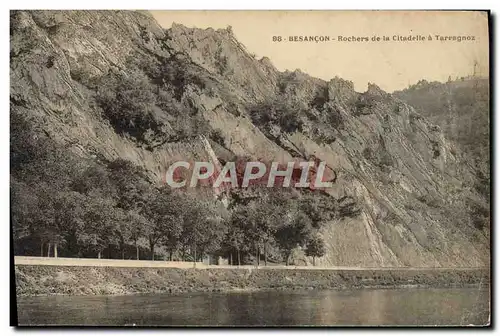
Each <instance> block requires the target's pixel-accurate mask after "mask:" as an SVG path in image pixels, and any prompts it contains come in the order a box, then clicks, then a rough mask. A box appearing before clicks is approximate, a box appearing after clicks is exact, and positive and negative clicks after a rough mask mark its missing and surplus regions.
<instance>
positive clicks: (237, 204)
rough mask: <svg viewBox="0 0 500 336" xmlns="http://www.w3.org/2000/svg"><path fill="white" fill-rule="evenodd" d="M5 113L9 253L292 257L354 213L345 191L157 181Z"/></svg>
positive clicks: (247, 259)
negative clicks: (209, 188) (207, 190)
mask: <svg viewBox="0 0 500 336" xmlns="http://www.w3.org/2000/svg"><path fill="white" fill-rule="evenodd" d="M34 127H35V126H33V125H32V124H30V123H29V122H27V121H26V120H25V118H24V117H23V116H21V115H18V114H15V113H13V114H12V116H11V209H12V212H11V214H12V225H13V233H14V242H15V254H16V255H39V256H48V257H52V256H54V257H93V258H101V257H106V258H118V259H141V258H142V259H145V258H148V259H153V260H154V259H155V257H156V258H162V259H166V260H178V261H193V260H197V261H198V260H202V258H203V257H204V256H206V255H212V256H223V257H225V258H227V259H228V260H229V263H230V264H233V265H239V264H242V265H243V264H254V263H255V264H259V263H260V261H261V260H263V262H264V264H267V262H268V261H272V262H273V263H286V264H289V263H290V261H291V255H292V252H293V251H294V250H295V249H298V248H301V249H302V250H303V251H305V254H306V255H307V256H311V257H312V261H313V263H314V262H315V258H316V257H321V256H322V255H323V254H324V253H325V247H324V243H323V240H322V237H321V235H320V234H319V231H320V229H321V227H322V225H325V224H326V223H327V222H331V221H333V220H336V219H338V218H342V217H346V216H356V215H358V214H359V209H358V208H357V207H356V203H355V201H354V200H353V199H351V198H349V197H344V198H342V199H335V198H333V197H330V196H329V195H327V194H325V193H323V192H321V191H312V190H302V191H299V190H296V189H291V188H287V189H285V188H277V189H273V188H258V187H256V188H249V189H241V190H231V191H229V192H227V193H225V194H223V195H222V196H223V197H224V198H225V201H227V203H226V205H224V203H223V201H222V199H215V198H214V197H213V194H211V195H206V194H204V193H201V192H186V191H180V190H173V189H170V188H169V187H168V186H164V187H157V186H156V185H155V183H153V181H151V180H150V179H149V177H148V175H147V174H146V172H145V171H144V170H143V169H142V168H140V167H138V166H135V165H134V164H132V163H131V162H129V161H126V160H123V159H116V160H114V161H107V160H104V159H103V158H100V159H99V160H84V159H82V158H81V157H77V156H75V155H73V154H71V152H70V151H68V150H67V149H65V148H61V147H60V146H58V145H57V144H56V143H55V142H54V141H53V140H51V139H50V138H49V137H45V138H44V137H43V135H42V134H43V132H40V131H34V130H33V128H34Z"/></svg>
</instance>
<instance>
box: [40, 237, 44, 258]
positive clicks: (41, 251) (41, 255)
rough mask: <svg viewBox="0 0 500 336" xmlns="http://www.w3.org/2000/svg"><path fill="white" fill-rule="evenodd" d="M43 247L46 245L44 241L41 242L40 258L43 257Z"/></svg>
mask: <svg viewBox="0 0 500 336" xmlns="http://www.w3.org/2000/svg"><path fill="white" fill-rule="evenodd" d="M43 245H44V242H43V240H41V241H40V257H43Z"/></svg>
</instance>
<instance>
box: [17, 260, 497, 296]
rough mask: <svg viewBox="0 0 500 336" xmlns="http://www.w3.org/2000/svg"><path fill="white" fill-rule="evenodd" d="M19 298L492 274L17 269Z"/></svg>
mask: <svg viewBox="0 0 500 336" xmlns="http://www.w3.org/2000/svg"><path fill="white" fill-rule="evenodd" d="M15 276H16V293H17V295H18V296H37V295H127V294H139V293H185V292H226V291H252V290H270V289H275V290H296V289H341V288H401V287H432V288H442V287H469V286H479V285H481V286H487V285H488V284H489V270H488V269H432V270H430V269H425V270H418V269H410V270H408V269H375V270H374V269H366V270H350V269H347V270H316V269H308V270H306V269H295V270H294V269H251V268H245V269H236V268H221V269H216V268H210V269H194V268H192V269H181V268H133V267H90V266H88V267H79V266H39V265H36V266H35V265H16V266H15Z"/></svg>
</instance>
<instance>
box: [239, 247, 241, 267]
mask: <svg viewBox="0 0 500 336" xmlns="http://www.w3.org/2000/svg"><path fill="white" fill-rule="evenodd" d="M238 266H241V262H240V249H238Z"/></svg>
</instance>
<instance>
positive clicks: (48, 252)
mask: <svg viewBox="0 0 500 336" xmlns="http://www.w3.org/2000/svg"><path fill="white" fill-rule="evenodd" d="M50 247H51V244H50V243H49V245H48V246H47V257H50Z"/></svg>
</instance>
